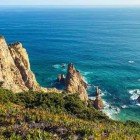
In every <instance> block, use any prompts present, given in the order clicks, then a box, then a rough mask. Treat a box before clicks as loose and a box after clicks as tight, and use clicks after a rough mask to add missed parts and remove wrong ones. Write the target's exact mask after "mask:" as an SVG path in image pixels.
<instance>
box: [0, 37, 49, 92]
mask: <svg viewBox="0 0 140 140" xmlns="http://www.w3.org/2000/svg"><path fill="white" fill-rule="evenodd" d="M0 87H2V88H5V89H9V90H11V91H13V92H14V93H18V92H23V91H28V90H33V91H47V89H46V88H42V87H40V86H39V84H38V83H37V81H36V78H35V75H34V74H33V72H32V71H31V68H30V63H29V58H28V54H27V52H26V50H25V49H24V48H23V46H22V44H21V43H19V42H17V43H13V44H10V45H7V43H6V41H5V39H4V37H3V36H0Z"/></svg>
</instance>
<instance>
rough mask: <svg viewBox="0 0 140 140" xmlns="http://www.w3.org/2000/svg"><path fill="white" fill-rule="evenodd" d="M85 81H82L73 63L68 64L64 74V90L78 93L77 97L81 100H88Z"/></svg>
mask: <svg viewBox="0 0 140 140" xmlns="http://www.w3.org/2000/svg"><path fill="white" fill-rule="evenodd" d="M86 89H87V83H86V82H85V81H84V79H83V77H82V76H81V74H80V72H79V71H78V70H76V69H75V67H74V65H73V64H69V65H68V70H67V75H66V91H67V92H68V93H72V94H73V93H78V95H79V97H80V99H81V100H83V101H87V100H88V94H87V91H86Z"/></svg>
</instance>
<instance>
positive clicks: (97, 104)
mask: <svg viewBox="0 0 140 140" xmlns="http://www.w3.org/2000/svg"><path fill="white" fill-rule="evenodd" d="M93 105H94V107H95V108H96V109H98V110H101V109H103V108H104V104H103V101H102V99H101V97H100V89H99V88H98V87H96V99H95V100H94V104H93Z"/></svg>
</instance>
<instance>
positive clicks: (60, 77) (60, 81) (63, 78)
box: [57, 74, 66, 85]
mask: <svg viewBox="0 0 140 140" xmlns="http://www.w3.org/2000/svg"><path fill="white" fill-rule="evenodd" d="M65 80H66V77H65V75H64V74H59V75H58V77H57V82H59V83H60V84H63V85H65Z"/></svg>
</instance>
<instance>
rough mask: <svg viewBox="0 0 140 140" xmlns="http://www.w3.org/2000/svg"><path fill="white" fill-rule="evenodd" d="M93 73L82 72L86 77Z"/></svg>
mask: <svg viewBox="0 0 140 140" xmlns="http://www.w3.org/2000/svg"><path fill="white" fill-rule="evenodd" d="M92 73H93V72H90V71H86V72H82V74H83V75H84V76H87V75H90V74H92Z"/></svg>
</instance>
